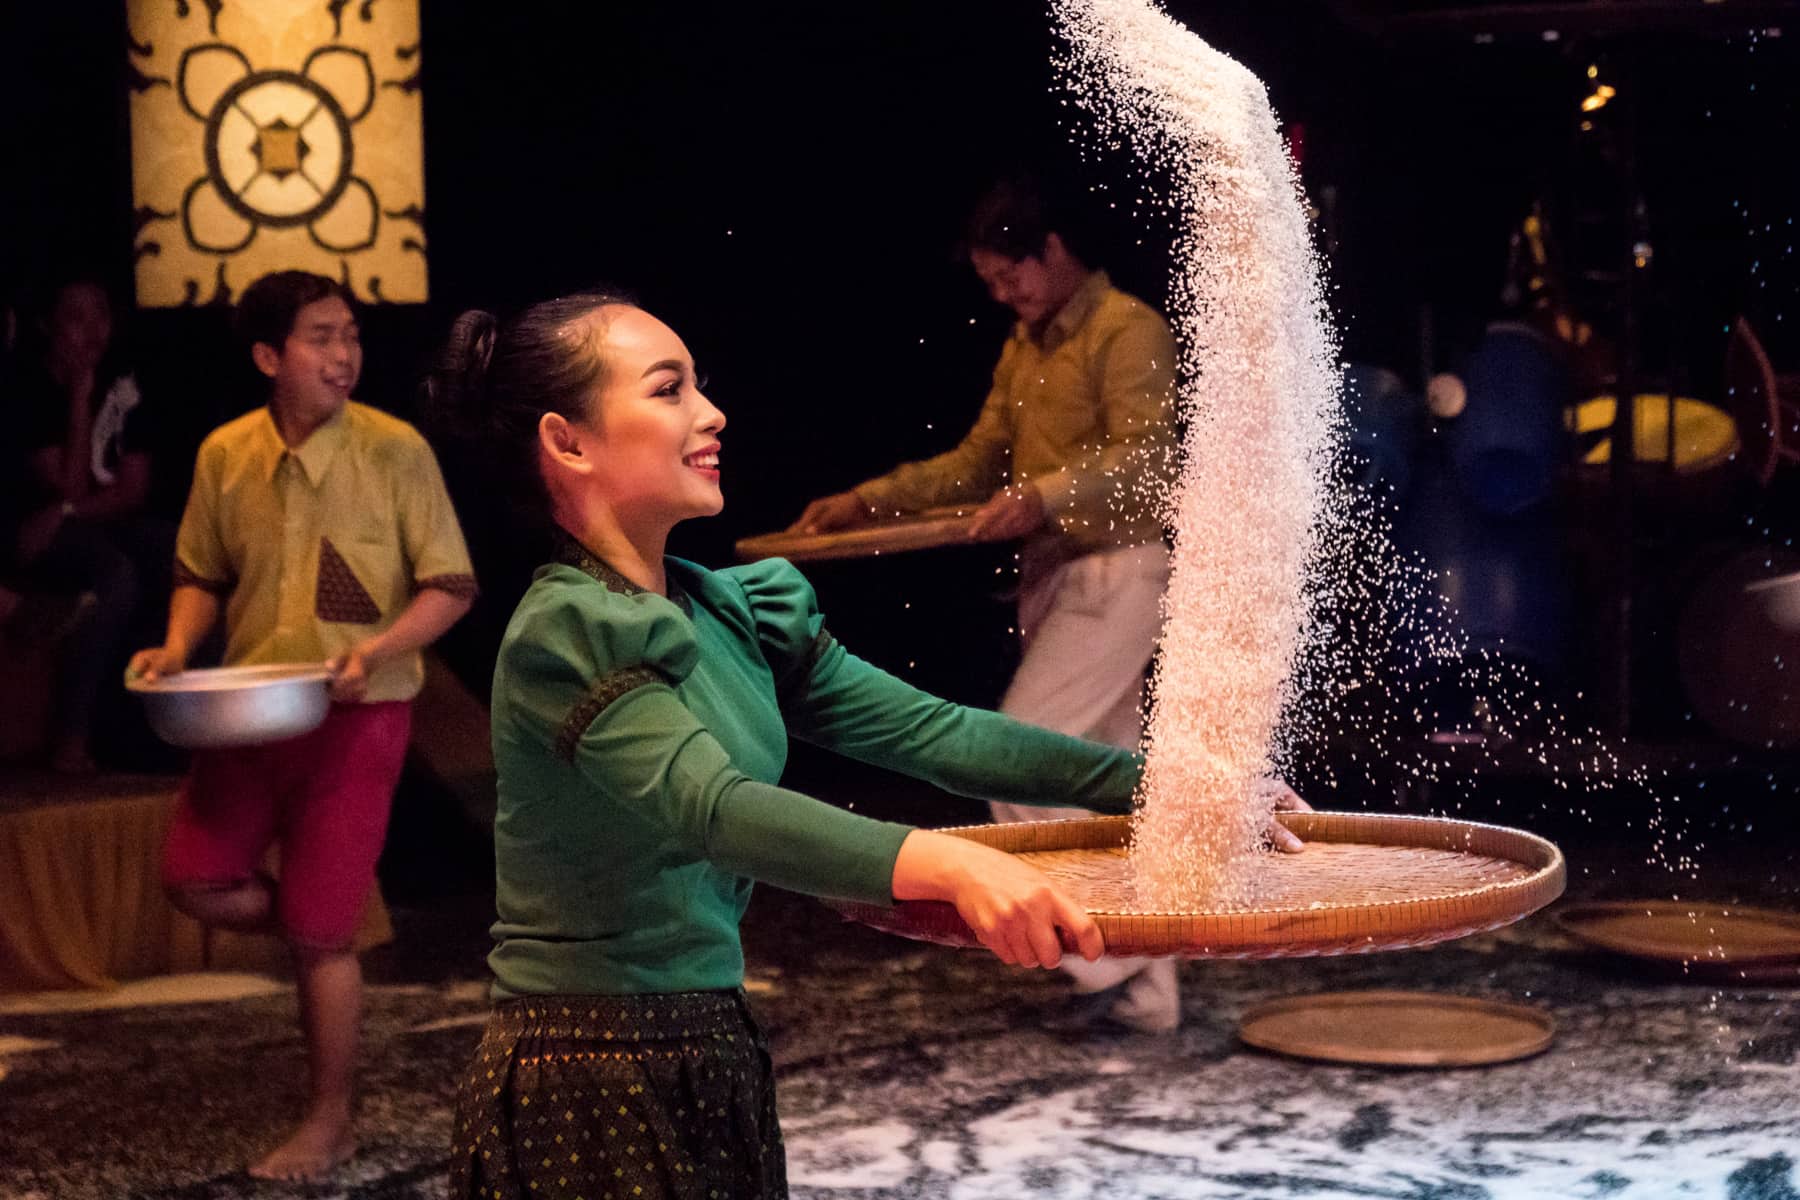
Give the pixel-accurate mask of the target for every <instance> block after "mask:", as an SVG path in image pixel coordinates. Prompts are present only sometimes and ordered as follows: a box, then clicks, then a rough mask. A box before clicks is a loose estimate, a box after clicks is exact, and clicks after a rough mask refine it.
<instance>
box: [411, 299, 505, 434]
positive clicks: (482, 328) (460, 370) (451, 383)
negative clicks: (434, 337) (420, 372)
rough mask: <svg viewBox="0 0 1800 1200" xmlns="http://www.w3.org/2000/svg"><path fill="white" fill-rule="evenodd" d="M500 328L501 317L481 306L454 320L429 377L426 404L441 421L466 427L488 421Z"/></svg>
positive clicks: (426, 386)
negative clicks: (492, 367) (491, 367)
mask: <svg viewBox="0 0 1800 1200" xmlns="http://www.w3.org/2000/svg"><path fill="white" fill-rule="evenodd" d="M499 331H500V321H499V319H498V318H497V317H495V316H494V314H493V313H491V312H488V311H486V310H485V309H479V308H472V309H469V310H468V311H467V312H465V313H463V314H462V315H461V316H459V317H457V318H456V320H455V322H454V323H452V324H451V326H450V336H449V337H447V338H446V339H445V340H444V346H443V349H442V350H441V351H439V353H438V357H437V361H436V362H435V363H433V364H432V368H431V371H430V372H429V373H428V374H427V375H426V377H425V401H426V405H427V407H429V408H430V409H431V410H432V411H433V413H434V415H435V416H436V417H437V418H438V419H439V420H440V421H443V422H445V423H447V424H449V425H450V426H452V427H459V428H462V429H464V430H469V429H470V428H471V427H479V426H480V425H482V424H483V423H484V419H485V417H486V415H487V414H486V413H485V412H484V411H483V410H484V409H485V407H486V405H485V403H484V401H485V399H486V392H487V373H488V367H489V365H490V364H491V363H492V361H493V357H494V340H495V337H496V336H497V335H498V333H499Z"/></svg>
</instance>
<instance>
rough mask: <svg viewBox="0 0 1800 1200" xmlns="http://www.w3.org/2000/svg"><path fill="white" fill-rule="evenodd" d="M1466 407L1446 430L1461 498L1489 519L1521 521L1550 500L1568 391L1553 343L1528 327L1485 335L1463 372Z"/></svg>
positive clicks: (1501, 326)
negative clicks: (1513, 518)
mask: <svg viewBox="0 0 1800 1200" xmlns="http://www.w3.org/2000/svg"><path fill="white" fill-rule="evenodd" d="M1460 374H1461V376H1462V381H1463V387H1464V389H1465V391H1466V393H1467V396H1468V400H1467V407H1466V408H1465V409H1464V411H1463V413H1462V415H1461V416H1459V417H1457V418H1456V419H1455V420H1454V421H1452V422H1451V423H1450V425H1449V428H1448V429H1447V431H1446V436H1447V437H1448V438H1449V443H1450V460H1451V462H1452V463H1453V464H1454V465H1455V468H1456V477H1457V481H1458V483H1459V485H1460V486H1461V488H1462V490H1463V492H1464V493H1465V494H1466V495H1467V496H1468V497H1469V499H1470V501H1472V502H1473V503H1474V505H1475V506H1476V507H1477V508H1479V509H1480V510H1481V511H1482V512H1484V513H1487V514H1489V515H1491V516H1498V517H1511V516H1517V515H1518V514H1520V513H1523V512H1525V511H1526V510H1528V509H1530V508H1533V507H1535V506H1537V505H1538V504H1540V503H1542V502H1543V501H1544V500H1546V499H1548V498H1549V496H1550V491H1551V486H1552V484H1553V482H1554V480H1555V478H1556V467H1557V461H1558V458H1559V457H1560V451H1561V445H1562V437H1563V434H1562V419H1561V418H1562V410H1563V408H1564V407H1565V406H1566V405H1567V404H1568V401H1569V393H1570V391H1571V384H1570V381H1569V372H1568V368H1567V367H1566V366H1565V365H1564V362H1563V355H1562V352H1561V350H1560V349H1559V347H1558V346H1557V345H1556V343H1555V342H1553V341H1551V340H1550V339H1549V338H1547V337H1545V336H1544V335H1543V334H1542V333H1539V332H1538V331H1537V330H1536V329H1533V328H1532V327H1530V326H1529V325H1520V324H1512V323H1498V324H1494V325H1490V326H1489V327H1488V330H1487V333H1486V335H1485V336H1484V337H1483V338H1482V340H1481V345H1479V346H1478V347H1476V349H1475V353H1474V354H1472V355H1471V356H1470V357H1469V360H1468V362H1467V363H1466V364H1464V366H1463V369H1462V371H1461V373H1460Z"/></svg>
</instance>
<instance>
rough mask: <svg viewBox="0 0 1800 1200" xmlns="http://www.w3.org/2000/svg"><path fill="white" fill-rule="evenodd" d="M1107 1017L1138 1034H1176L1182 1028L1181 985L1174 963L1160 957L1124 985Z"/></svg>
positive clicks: (1169, 959)
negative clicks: (1121, 994)
mask: <svg viewBox="0 0 1800 1200" xmlns="http://www.w3.org/2000/svg"><path fill="white" fill-rule="evenodd" d="M1124 989H1125V994H1124V995H1123V996H1120V997H1119V998H1118V999H1117V1000H1115V1001H1114V1002H1113V1005H1112V1007H1111V1008H1110V1009H1108V1010H1107V1014H1106V1015H1107V1016H1108V1017H1109V1018H1111V1019H1112V1020H1114V1021H1117V1022H1118V1023H1119V1024H1121V1025H1123V1026H1125V1027H1126V1028H1127V1029H1135V1030H1136V1031H1137V1032H1139V1033H1174V1032H1175V1031H1176V1030H1177V1029H1179V1028H1180V1027H1181V983H1180V981H1179V979H1178V978H1177V977H1176V974H1175V960H1174V959H1172V958H1157V959H1152V960H1150V962H1149V964H1148V965H1146V966H1145V967H1144V969H1143V970H1141V971H1139V972H1138V973H1137V974H1136V975H1133V976H1132V977H1131V979H1130V981H1129V982H1127V983H1126V984H1125V985H1124Z"/></svg>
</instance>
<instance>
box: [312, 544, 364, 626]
mask: <svg viewBox="0 0 1800 1200" xmlns="http://www.w3.org/2000/svg"><path fill="white" fill-rule="evenodd" d="M313 611H314V612H316V613H317V614H318V617H319V620H321V621H338V622H342V623H344V624H346V625H374V624H375V623H377V622H378V621H380V620H381V607H380V606H379V605H377V604H376V603H375V599H374V597H372V596H370V595H369V593H368V590H367V589H366V588H364V587H363V585H362V581H361V580H359V579H357V577H356V572H355V571H352V570H351V569H350V564H349V563H347V562H345V561H344V556H343V555H341V554H339V553H338V552H337V547H335V546H333V545H332V544H331V539H330V538H320V539H319V587H318V591H317V593H316V594H315V596H314V599H313Z"/></svg>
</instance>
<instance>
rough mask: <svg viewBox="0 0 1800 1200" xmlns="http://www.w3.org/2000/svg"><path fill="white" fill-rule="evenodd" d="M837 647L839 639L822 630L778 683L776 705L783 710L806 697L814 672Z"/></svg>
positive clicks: (776, 685) (776, 686)
mask: <svg viewBox="0 0 1800 1200" xmlns="http://www.w3.org/2000/svg"><path fill="white" fill-rule="evenodd" d="M835 645H837V639H836V638H834V637H832V636H831V634H830V632H829V631H828V630H826V629H824V628H821V629H820V630H819V634H818V636H817V637H815V638H813V640H812V645H811V646H808V647H807V648H806V653H805V654H803V655H801V656H800V660H799V662H798V663H796V664H795V665H794V667H793V668H792V669H790V670H789V671H788V673H787V674H786V675H784V676H782V678H781V679H779V680H777V681H776V684H775V699H776V703H778V704H779V705H780V706H781V707H782V708H787V707H788V706H789V705H790V704H792V703H793V702H794V701H796V700H798V699H799V698H800V697H801V696H802V695H804V694H805V692H806V689H807V685H808V684H810V683H811V682H812V675H813V672H814V671H815V670H817V669H818V666H819V660H820V659H822V658H824V657H825V655H826V653H827V652H828V651H829V650H830V649H831V648H832V647H833V646H835Z"/></svg>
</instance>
